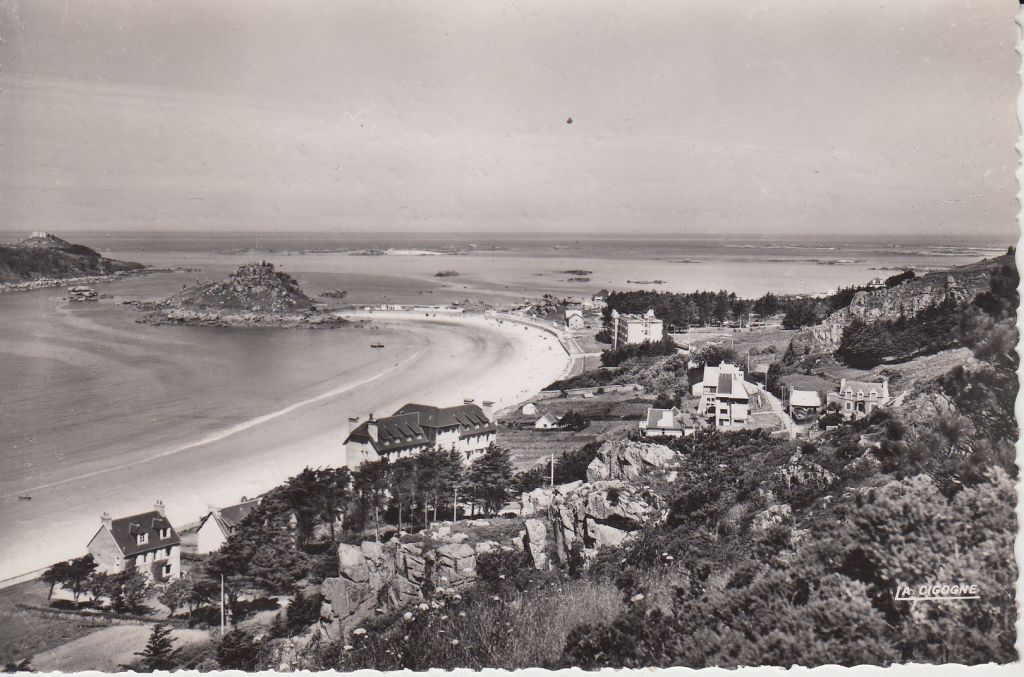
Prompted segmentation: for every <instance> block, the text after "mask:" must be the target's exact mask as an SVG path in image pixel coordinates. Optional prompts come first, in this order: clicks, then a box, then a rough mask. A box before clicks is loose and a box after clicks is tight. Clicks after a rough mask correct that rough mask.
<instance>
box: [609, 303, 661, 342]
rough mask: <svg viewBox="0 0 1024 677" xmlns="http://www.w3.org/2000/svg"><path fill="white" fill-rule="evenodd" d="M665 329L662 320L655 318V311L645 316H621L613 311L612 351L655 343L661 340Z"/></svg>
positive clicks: (650, 311)
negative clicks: (645, 343)
mask: <svg viewBox="0 0 1024 677" xmlns="http://www.w3.org/2000/svg"><path fill="white" fill-rule="evenodd" d="M663 331H664V329H663V326H662V322H661V320H659V319H658V318H657V317H655V316H654V311H653V310H648V311H647V312H646V313H644V314H643V315H629V314H621V315H620V314H619V311H617V310H613V311H612V332H611V333H612V349H613V350H614V349H616V348H619V347H621V346H625V345H629V344H631V343H644V342H646V341H650V342H651V343H655V342H657V341H660V340H661V337H662V333H663Z"/></svg>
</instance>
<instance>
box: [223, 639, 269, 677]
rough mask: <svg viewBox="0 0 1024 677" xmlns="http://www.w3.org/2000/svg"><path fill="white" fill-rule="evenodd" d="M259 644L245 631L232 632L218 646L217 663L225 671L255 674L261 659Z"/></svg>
mask: <svg viewBox="0 0 1024 677" xmlns="http://www.w3.org/2000/svg"><path fill="white" fill-rule="evenodd" d="M259 649H260V647H259V644H258V643H257V642H256V640H255V639H253V636H252V635H250V634H249V633H248V632H246V631H245V630H232V631H231V632H229V633H227V634H226V635H224V637H222V638H221V640H220V642H218V644H217V663H218V664H219V665H220V667H221V668H222V669H224V670H243V671H245V672H253V671H255V670H256V663H257V661H258V659H259Z"/></svg>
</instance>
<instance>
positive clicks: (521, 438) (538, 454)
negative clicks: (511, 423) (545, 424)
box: [498, 421, 637, 470]
mask: <svg viewBox="0 0 1024 677" xmlns="http://www.w3.org/2000/svg"><path fill="white" fill-rule="evenodd" d="M636 426H637V421H594V422H592V423H591V424H590V427H588V428H587V429H586V430H583V431H581V432H578V433H574V432H570V431H567V430H534V429H533V428H528V429H522V430H518V429H515V428H502V429H500V430H499V432H498V441H499V443H500V444H502V445H503V446H506V447H508V448H509V449H511V450H512V462H513V463H514V464H515V466H516V469H517V470H527V469H529V468H531V467H533V466H534V465H536V464H537V462H538V461H540V460H541V459H548V458H550V456H551V454H552V452H553V453H554V454H555V456H556V457H558V456H560V455H561V454H562V452H564V451H568V450H570V449H579V448H580V447H582V446H583V445H585V444H587V443H589V442H593V441H594V440H604V439H607V438H609V437H621V436H623V435H624V434H625V431H627V430H632V429H634V428H636Z"/></svg>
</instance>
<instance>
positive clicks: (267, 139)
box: [0, 0, 1019, 242]
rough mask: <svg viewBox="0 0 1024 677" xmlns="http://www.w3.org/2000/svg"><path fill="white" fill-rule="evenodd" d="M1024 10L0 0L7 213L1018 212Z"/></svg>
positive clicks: (995, 217)
mask: <svg viewBox="0 0 1024 677" xmlns="http://www.w3.org/2000/svg"><path fill="white" fill-rule="evenodd" d="M1017 10H1018V4H1017V3H1016V2H1012V1H1010V0H1005V1H995V0H986V1H979V2H966V1H965V0H949V1H943V0H885V1H883V2H878V3H876V2H872V3H865V2H864V1H863V0H851V1H850V2H830V1H826V0H808V1H807V2H797V1H795V0H793V1H781V0H780V1H769V2H758V1H756V0H751V1H745V2H719V1H717V0H700V1H699V0H685V1H680V0H673V1H672V2H627V0H618V1H617V2H605V1H601V0H586V1H583V0H579V1H576V2H556V1H553V0H538V1H537V2H509V1H507V0H506V2H500V3H499V2H488V1H486V0H463V1H462V2H447V1H438V0H430V1H412V0H409V1H406V2H388V1H384V0H372V1H370V2H339V1H332V2H315V1H309V2H296V1H294V0H292V1H289V2H257V1H254V0H245V1H244V2H225V1H224V0H218V1H217V2H209V1H208V0H176V1H175V2H148V1H147V2H116V1H113V0H103V1H95V0H74V1H68V2H51V1H46V0H25V1H24V2H19V1H16V0H0V37H2V42H0V68H2V70H0V87H2V90H0V230H27V229H34V228H47V229H52V230H55V231H57V232H65V231H71V230H74V229H127V228H131V229H147V228H148V229H161V230H164V229H171V228H191V229H213V230H228V229H235V230H260V229H275V230H287V229H295V230H358V231H372V230H378V231H380V230H471V231H527V230H536V231H543V232H556V231H565V232H570V231H572V232H576V231H594V232H616V233H622V232H676V233H718V234H729V233H738V232H758V233H766V234H773V233H786V234H803V233H806V234H815V233H821V232H833V233H834V232H844V233H845V232H848V233H851V234H852V233H857V234H875V233H877V234H879V235H880V236H885V235H889V234H899V235H904V236H906V235H918V234H927V233H936V234H942V235H951V234H961V233H962V234H964V235H991V236H992V237H993V238H994V239H995V240H998V241H999V242H1005V241H1009V240H1015V239H1016V230H1015V229H1016V213H1017V210H1018V207H1017V202H1016V193H1017V188H1016V181H1015V177H1014V172H1015V169H1016V165H1017V155H1016V152H1015V150H1014V143H1015V141H1016V139H1017V122H1016V117H1015V104H1016V95H1017V89H1018V83H1017V69H1018V66H1019V58H1018V56H1017V54H1016V53H1015V52H1014V48H1015V46H1016V40H1017V28H1016V26H1015V24H1014V21H1013V20H1014V16H1015V14H1016V12H1017ZM570 117H571V118H572V124H567V122H566V120H567V119H568V118H570Z"/></svg>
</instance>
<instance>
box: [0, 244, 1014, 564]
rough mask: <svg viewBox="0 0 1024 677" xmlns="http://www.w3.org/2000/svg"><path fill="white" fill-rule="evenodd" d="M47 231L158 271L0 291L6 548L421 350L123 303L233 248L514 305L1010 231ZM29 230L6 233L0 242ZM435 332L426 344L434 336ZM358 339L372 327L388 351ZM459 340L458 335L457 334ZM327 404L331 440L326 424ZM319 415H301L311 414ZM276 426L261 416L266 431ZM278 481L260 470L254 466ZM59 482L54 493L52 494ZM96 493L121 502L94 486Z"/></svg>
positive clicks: (400, 334) (402, 300)
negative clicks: (86, 298) (171, 322)
mask: <svg viewBox="0 0 1024 677" xmlns="http://www.w3.org/2000/svg"><path fill="white" fill-rule="evenodd" d="M56 234H57V235H59V236H62V237H64V238H65V239H68V240H69V241H73V242H76V243H79V244H83V245H86V246H89V247H92V248H94V249H96V250H98V251H100V252H101V253H103V254H104V255H105V256H108V257H112V258H117V259H122V260H127V261H137V262H140V263H144V264H147V265H149V266H153V267H157V268H166V269H176V270H171V271H169V272H161V273H156V274H152V275H146V276H140V277H134V278H129V279H125V280H120V281H115V282H105V283H100V284H97V285H95V286H96V288H97V290H98V291H99V292H101V293H103V294H108V295H110V296H112V298H110V299H105V300H103V301H101V302H99V303H95V304H71V303H69V302H67V301H66V300H65V299H64V296H65V291H64V289H62V288H50V289H40V290H34V291H25V292H15V293H6V294H0V544H5V547H4V549H5V550H7V552H8V553H11V552H13V550H12V549H16V548H24V547H25V545H26V543H29V542H31V540H32V539H33V532H34V531H35V530H38V529H39V525H40V524H41V520H43V521H44V522H45V520H49V521H50V523H52V522H55V521H58V520H62V519H64V518H66V519H68V520H72V521H73V520H74V519H75V518H78V517H79V516H78V515H73V514H69V511H73V510H81V509H83V508H82V506H83V505H86V504H84V503H82V502H76V501H75V500H71V495H72V494H73V493H74V492H76V491H86V490H88V491H91V492H93V495H96V496H101V495H103V491H104V487H105V486H108V487H109V491H110V492H111V493H124V492H130V491H140V492H145V491H146V490H147V487H149V488H152V487H155V486H160V484H159V482H157V481H156V480H157V479H158V478H156V477H155V476H154V473H172V474H174V473H179V471H181V469H180V468H175V467H173V465H172V464H171V461H170V460H168V459H173V458H177V457H176V456H175V452H176V451H177V450H180V449H182V448H192V446H194V445H196V444H197V442H201V441H202V440H204V439H214V438H217V437H218V436H223V435H225V434H229V433H230V431H231V430H232V429H233V426H238V425H243V424H245V422H252V421H254V420H256V421H259V420H260V417H262V416H265V415H266V414H267V412H276V411H281V410H282V409H287V408H288V407H292V406H295V404H296V403H302V402H309V401H316V399H317V398H318V397H320V396H322V395H323V394H324V393H330V392H333V391H335V390H338V389H342V388H345V387H346V385H345V384H351V383H358V382H360V381H361V380H363V379H368V378H371V377H372V375H373V374H376V373H380V371H381V370H382V369H386V368H390V367H391V366H392V365H395V366H397V365H399V364H401V363H403V361H404V360H412V359H414V358H415V357H416V356H417V355H418V354H419V353H418V352H417V351H420V350H422V345H421V343H422V340H423V337H422V336H417V335H416V334H415V333H413V332H408V331H400V330H396V329H395V328H394V327H388V326H373V327H361V328H343V329H338V330H318V331H313V330H294V331H293V330H277V329H228V328H211V327H175V326H150V325H146V324H141V323H138V322H137V319H138V315H137V313H136V311H134V310H132V309H131V308H130V307H129V306H127V305H124V304H122V302H123V301H127V300H135V299H150V300H152V299H160V298H164V297H166V296H168V295H170V294H171V293H173V292H175V291H177V290H178V289H180V288H182V287H183V286H186V285H190V284H193V283H195V282H196V281H197V280H202V279H220V278H223V277H225V276H226V275H227V274H229V273H230V272H231V271H232V270H234V269H235V268H237V266H238V265H240V264H242V263H246V262H250V261H259V260H266V261H270V262H272V263H274V264H275V266H276V267H277V268H278V269H279V270H282V271H284V272H287V273H289V274H290V275H292V276H293V277H294V278H296V280H298V282H299V283H300V285H301V286H302V287H303V289H304V290H305V291H306V292H307V293H308V294H309V295H310V296H316V295H319V294H322V293H323V292H326V291H333V290H343V291H345V292H346V297H345V299H344V302H345V303H350V304H354V305H379V304H441V303H451V302H455V301H464V300H471V301H472V300H478V301H483V302H487V303H492V304H516V303H520V302H523V301H525V300H527V299H533V298H537V297H540V296H542V295H544V294H553V295H555V296H556V297H559V298H561V297H587V296H589V295H591V294H593V293H595V292H596V291H598V290H600V289H607V290H630V289H656V290H660V291H695V290H704V289H706V290H718V289H725V290H729V291H734V292H736V293H737V294H738V295H739V296H741V297H747V298H756V297H757V296H760V295H762V294H763V293H765V292H768V291H771V292H773V293H776V294H820V293H824V292H828V291H831V290H834V289H836V288H837V287H843V286H849V285H855V284H862V283H865V282H868V281H869V280H871V279H872V278H875V277H882V278H885V277H887V276H889V275H892V274H894V273H895V272H897V271H899V270H902V269H905V268H908V267H912V268H914V269H915V270H918V271H926V270H933V269H942V268H948V267H951V266H956V265H960V264H964V263H970V262H974V261H977V260H979V259H982V258H985V257H988V256H993V255H997V254H1000V253H1002V252H1004V251H1005V250H1006V246H1007V245H1008V244H1010V243H1000V242H982V241H972V240H970V239H959V240H954V241H938V242H936V241H935V240H933V241H930V242H914V241H909V240H905V241H894V242H884V241H878V240H877V238H876V239H873V240H863V241H851V240H849V239H846V240H843V241H840V240H838V239H837V240H827V239H823V240H819V241H809V240H796V239H793V240H783V241H780V240H768V239H765V238H753V237H752V238H747V239H743V238H729V239H724V238H721V239H716V238H707V237H705V238H689V237H666V236H657V237H655V236H647V237H645V236H630V237H626V236H622V237H607V236H589V237H583V236H575V235H572V236H566V235H561V236H556V235H543V236H541V235H524V234H499V235H486V236H484V235H470V234H465V233H448V234H431V235H423V234H402V233H393V234H373V235H365V234H361V235H353V234H330V233H290V234H276V233H217V234H208V233H193V232H159V233H125V232H110V233H106V232H75V233H73V234H64V233H56ZM27 235H28V234H27V233H24V234H22V233H10V234H9V236H8V235H4V236H0V241H5V242H6V241H15V240H17V239H19V238H20V237H24V236H27ZM381 252H388V253H381ZM438 273H445V275H444V276H438ZM438 332H440V330H438ZM438 332H435V334H433V335H432V336H433V338H432V340H433V341H434V342H435V343H436V342H438V341H441V342H443V341H444V339H443V336H444V334H443V333H438ZM439 337H440V338H439ZM372 342H383V343H386V344H387V346H388V350H387V351H386V354H382V353H381V352H379V351H375V350H374V349H373V348H372V347H370V343H372ZM453 345H455V342H454V340H453ZM465 345H466V350H471V349H472V343H471V341H469V340H468V339H467V340H466V342H465ZM435 348H436V346H435ZM438 354H439V353H438ZM452 356H453V357H454V353H453V355H452ZM454 377H457V375H454V376H453V378H454ZM373 387H374V385H373V384H372V383H370V384H368V385H366V386H365V388H371V389H372V388H373ZM340 419H341V417H340V416H339V417H337V421H336V426H337V428H338V432H337V437H338V438H339V439H338V444H340V442H341V439H342V438H343V436H344V430H343V426H344V421H342V420H340ZM331 420H332V419H317V424H316V425H318V426H325V427H326V426H329V425H331ZM293 424H295V425H298V423H295V422H294V421H293ZM274 425H275V424H274V421H273V420H268V421H265V422H261V423H260V426H261V427H262V428H261V429H265V430H266V431H267V433H266V434H267V435H268V436H272V435H273V431H274V428H273V426H274ZM325 429H326V428H325ZM321 432H323V431H321ZM216 448H217V447H216V445H213V446H210V447H209V449H211V451H210V452H209V453H214V452H215V450H216ZM197 449H199V447H197ZM203 453H206V452H205V451H204V452H202V453H199V452H198V451H197V452H196V453H190V454H188V455H184V454H182V455H180V458H181V459H187V462H188V463H191V464H193V465H194V467H193V468H192V469H191V472H192V473H194V474H196V476H198V475H201V474H202V473H203V472H204V467H206V466H205V465H204V461H203V459H204V456H203ZM225 453H226V452H225ZM231 453H233V454H238V453H239V452H238V450H237V449H232V451H231ZM239 458H242V457H241V456H239ZM156 459H162V460H161V461H160V462H157V461H156ZM208 460H209V468H210V469H211V471H213V470H214V469H215V470H216V472H218V473H225V472H226V471H225V469H226V468H230V465H228V464H227V461H226V460H225V459H224V458H221V459H213V458H209V459H208ZM214 461H220V462H214ZM182 462H184V461H182ZM281 467H282V468H294V467H296V463H291V464H290V465H289V464H288V463H282V465H281ZM297 467H301V464H298V466H297ZM175 476H176V477H178V476H180V477H182V478H185V477H187V476H188V473H183V472H182V473H181V474H180V475H178V474H175ZM282 479H284V478H283V477H279V478H274V477H267V478H265V480H266V482H264V484H266V483H267V482H269V483H271V484H272V483H273V482H275V481H280V480H282ZM182 481H186V480H182ZM216 481H219V480H216ZM216 481H215V480H210V482H211V483H216ZM222 484H223V486H224V487H229V488H230V491H228V490H227V489H226V490H225V491H224V492H221V493H222V494H223V495H227V494H231V495H234V494H241V493H242V488H236V487H234V486H232V484H231V477H230V472H229V471H228V472H226V476H224V477H223V478H222ZM211 486H212V484H211ZM236 489H237V490H236ZM62 494H63V495H64V496H65V498H67V499H68V500H66V501H62V500H60V499H59V497H60V496H61V495H62ZM55 496H56V497H58V498H54V497H55ZM47 497H49V498H47ZM150 498H153V497H148V496H147V497H145V500H146V501H148V500H150ZM41 500H44V501H45V502H40V501H41ZM33 501H35V503H33ZM110 503H111V504H112V505H121V504H125V501H118V500H114V498H113V497H112V498H111V501H110ZM87 505H88V506H89V509H91V508H92V506H93V503H88V504H87ZM89 517H90V520H92V519H93V517H94V516H92V515H90V516H89ZM69 523H70V522H69ZM76 524H77V522H76ZM90 524H91V522H90ZM62 533H67V532H62ZM90 535H91V534H82V543H81V544H76V545H75V547H76V548H77V549H78V550H82V549H83V548H84V543H85V542H87V540H88V536H90ZM78 546H81V547H78ZM47 547H50V548H51V549H53V551H54V552H61V553H66V552H71V550H73V549H69V547H63V546H62V547H55V546H54V544H52V543H50V544H49V545H48V546H47ZM62 556H63V555H62ZM4 558H5V555H0V579H3V578H4V577H6V576H13V575H15V574H18V573H21V571H20V570H19V567H22V568H24V566H28V563H29V562H30V561H31V562H32V563H33V565H34V564H38V563H39V558H38V557H37V558H35V559H32V558H28V557H19V558H17V559H16V562H17V564H15V563H14V562H15V559H9V560H8V562H6V563H5V562H4Z"/></svg>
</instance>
